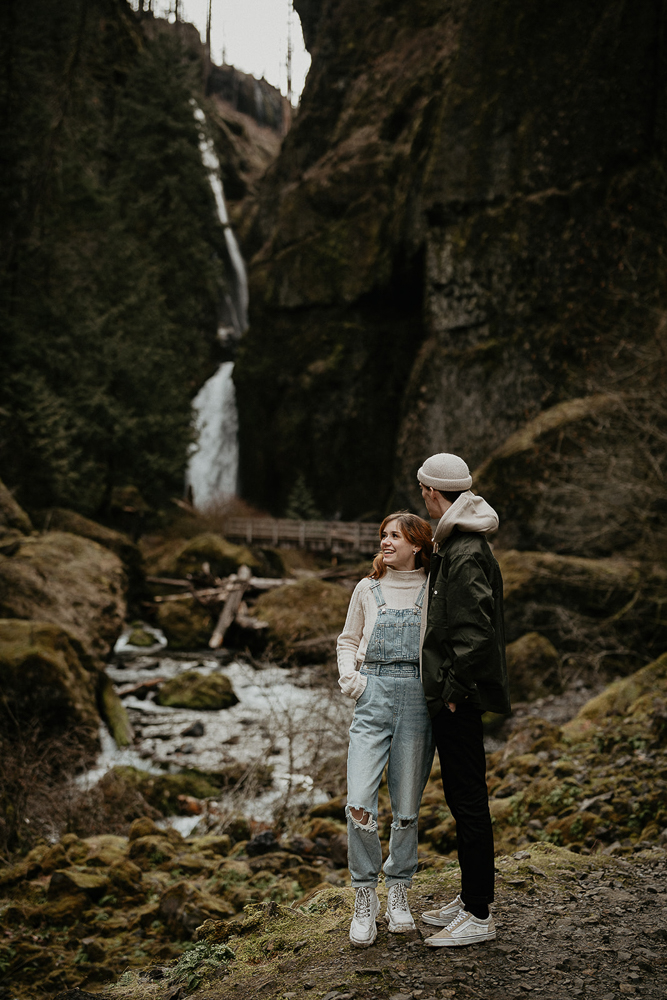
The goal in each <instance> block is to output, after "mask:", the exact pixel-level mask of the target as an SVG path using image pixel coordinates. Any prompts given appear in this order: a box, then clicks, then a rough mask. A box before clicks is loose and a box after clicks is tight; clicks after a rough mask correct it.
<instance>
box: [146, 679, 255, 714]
mask: <svg viewBox="0 0 667 1000" xmlns="http://www.w3.org/2000/svg"><path fill="white" fill-rule="evenodd" d="M157 702H158V704H159V705H168V706H169V707H170V708H192V709H199V710H200V711H201V710H205V711H216V710H218V709H221V708H231V707H232V705H236V704H237V703H238V698H237V697H236V695H235V694H234V689H233V688H232V683H231V681H230V679H229V677H226V676H225V674H202V673H200V672H199V671H198V670H186V671H185V672H184V673H182V674H178V676H176V677H172V678H171V680H168V681H165V682H164V684H162V685H161V687H160V690H159V691H158V695H157Z"/></svg>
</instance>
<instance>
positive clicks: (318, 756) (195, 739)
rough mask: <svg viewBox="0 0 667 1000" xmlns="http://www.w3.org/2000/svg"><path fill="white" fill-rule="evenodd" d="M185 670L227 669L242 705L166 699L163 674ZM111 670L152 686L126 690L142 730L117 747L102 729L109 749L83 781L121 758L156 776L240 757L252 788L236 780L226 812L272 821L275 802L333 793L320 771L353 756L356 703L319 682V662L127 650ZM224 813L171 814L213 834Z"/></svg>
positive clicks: (119, 681) (118, 677)
mask: <svg viewBox="0 0 667 1000" xmlns="http://www.w3.org/2000/svg"><path fill="white" fill-rule="evenodd" d="M186 670H197V671H198V672H199V673H201V674H210V673H213V672H219V673H221V674H224V675H226V676H227V677H228V678H229V680H230V682H231V684H232V688H233V690H234V692H235V694H236V696H237V698H238V699H239V701H238V704H236V705H234V706H232V707H231V708H227V709H221V710H219V711H203V710H195V709H185V708H168V707H165V706H162V705H158V704H157V702H156V701H155V693H156V687H157V685H155V681H156V680H158V679H159V678H161V679H162V680H168V679H170V678H172V677H175V676H176V675H178V674H180V673H183V672H185V671H186ZM107 674H108V675H109V677H110V678H111V679H112V681H113V682H114V685H115V686H116V689H117V690H120V691H121V693H122V691H123V689H124V688H127V687H130V686H133V685H145V684H147V685H152V687H148V688H140V689H139V691H138V692H137V693H136V694H128V695H127V696H125V697H123V704H124V705H125V708H126V710H127V712H128V715H129V718H130V721H131V723H132V726H133V728H134V731H135V736H136V739H135V743H134V746H133V747H131V748H129V747H128V748H118V747H116V745H115V743H114V741H113V739H112V738H111V736H110V735H109V734H108V732H107V730H106V729H105V728H103V729H102V732H101V734H100V738H101V743H102V749H101V752H100V754H99V757H98V759H97V761H96V763H95V767H94V768H93V769H92V770H90V771H88V772H87V773H86V775H85V777H84V779H83V780H84V781H85V784H86V785H87V786H88V787H90V786H91V785H92V784H94V783H95V782H96V781H97V780H99V778H100V777H102V775H103V774H105V773H106V772H107V771H108V770H109V769H110V768H112V767H114V766H117V765H128V766H131V767H136V768H140V769H141V770H144V771H148V772H151V773H155V774H159V773H164V772H165V771H168V772H171V773H174V772H177V771H180V770H182V769H184V768H187V769H193V770H198V771H202V772H205V773H206V772H208V773H212V774H216V773H224V772H225V771H226V770H229V769H230V767H231V768H234V767H235V768H236V770H238V766H239V765H241V766H242V768H241V769H242V770H243V769H246V770H247V780H246V781H245V782H244V790H243V792H241V793H240V792H239V791H235V790H234V789H233V788H232V789H231V790H230V791H229V792H226V793H224V794H221V800H220V805H219V808H218V813H219V811H220V810H224V809H233V810H234V811H237V812H243V813H244V814H245V815H246V816H247V817H248V818H250V819H253V820H257V821H260V822H264V823H270V822H271V820H272V818H273V815H274V812H275V810H276V809H277V808H278V807H279V806H281V804H285V803H286V802H287V801H288V802H289V806H290V809H294V808H309V807H311V806H313V805H317V804H318V803H319V802H325V801H327V799H328V798H329V794H328V793H327V791H326V790H325V789H324V788H322V787H319V786H318V776H321V779H320V780H326V779H325V778H324V776H325V775H326V773H327V762H328V761H331V760H332V759H333V758H337V759H338V760H340V757H341V755H343V756H344V754H345V752H346V749H347V732H348V729H349V725H350V720H351V718H352V712H353V707H354V706H353V704H352V702H351V701H349V700H348V699H346V698H344V697H342V696H341V694H340V692H339V690H338V686H337V685H335V686H331V687H329V686H328V685H325V684H322V683H321V681H320V683H319V684H317V685H316V686H315V685H314V684H313V679H314V678H313V670H312V668H307V667H294V668H291V669H285V668H282V667H277V666H272V665H267V666H265V665H262V666H261V667H259V668H258V667H257V666H256V665H252V664H251V663H249V662H247V661H246V660H244V659H243V658H242V657H241V656H239V657H234V656H232V655H230V652H229V651H224V652H223V653H222V655H215V654H212V653H211V654H207V653H204V654H196V653H193V654H170V653H168V652H167V651H163V652H160V653H159V654H158V655H150V654H145V653H144V654H141V653H140V654H133V653H128V652H124V653H123V655H122V656H118V657H117V659H116V660H115V661H114V662H113V664H111V665H109V666H108V667H107ZM266 764H269V765H270V766H271V768H272V779H273V781H272V786H271V787H270V788H268V789H267V788H265V787H261V785H260V784H259V783H253V780H252V775H253V770H256V769H257V768H258V767H260V766H265V765H266ZM213 812H214V813H215V812H216V810H213ZM215 819H216V816H215V815H213V816H210V817H209V816H204V817H202V816H200V815H194V816H192V815H190V816H182V817H171V818H170V820H169V823H170V825H173V826H175V827H177V828H178V829H179V830H180V832H181V833H184V834H188V833H190V832H191V830H192V829H194V827H195V826H199V830H198V832H205V830H206V828H207V827H208V826H212V825H215Z"/></svg>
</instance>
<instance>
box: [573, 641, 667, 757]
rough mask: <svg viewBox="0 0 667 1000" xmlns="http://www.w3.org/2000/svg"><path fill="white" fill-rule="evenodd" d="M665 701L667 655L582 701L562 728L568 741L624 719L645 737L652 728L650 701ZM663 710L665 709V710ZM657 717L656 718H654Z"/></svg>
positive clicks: (651, 702) (651, 703)
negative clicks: (580, 705)
mask: <svg viewBox="0 0 667 1000" xmlns="http://www.w3.org/2000/svg"><path fill="white" fill-rule="evenodd" d="M665 698H667V653H665V654H664V655H663V656H661V657H659V658H658V659H657V660H656V661H655V662H654V663H649V664H648V666H646V667H644V668H643V669H641V670H638V671H637V672H636V673H634V674H632V675H631V676H630V677H623V678H621V679H619V680H617V681H614V683H612V684H610V685H609V687H607V688H605V690H604V691H602V693H601V694H599V695H597V697H595V698H592V699H591V700H590V701H588V702H586V704H585V705H584V707H583V708H582V709H580V711H579V712H578V714H577V715H576V716H575V718H574V719H572V721H571V722H568V723H566V724H565V725H564V726H563V735H564V736H565V737H566V738H567V739H568V740H575V739H581V738H582V737H584V736H586V734H591V732H592V731H594V730H595V729H600V728H602V727H605V726H608V725H609V723H610V722H612V721H613V720H614V719H624V720H625V721H626V723H633V724H634V725H636V726H637V727H638V728H639V729H641V728H642V727H643V729H644V732H645V733H646V735H647V736H649V735H650V733H651V730H652V729H653V728H654V726H653V725H652V721H653V720H654V716H653V715H652V714H651V713H652V708H653V701H654V700H657V701H658V702H660V701H662V700H664V699H665ZM666 710H667V708H666ZM656 718H657V717H656Z"/></svg>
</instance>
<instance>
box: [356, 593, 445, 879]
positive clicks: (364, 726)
mask: <svg viewBox="0 0 667 1000" xmlns="http://www.w3.org/2000/svg"><path fill="white" fill-rule="evenodd" d="M371 590H372V593H373V596H374V598H375V602H376V604H377V608H378V610H377V620H376V623H375V627H374V629H373V632H372V635H371V637H370V640H369V642H368V649H367V650H366V655H365V657H364V662H363V665H362V667H361V673H362V674H365V675H366V677H367V683H366V689H365V691H364V692H363V694H362V695H361V697H360V698H359V700H358V701H357V704H356V707H355V710H354V718H353V720H352V725H351V726H350V748H349V751H348V757H347V810H346V812H347V835H348V866H349V869H350V875H351V878H352V885H353V886H354V887H355V888H358V887H360V886H376V885H377V883H378V875H379V872H380V867H381V865H382V848H381V846H380V838H379V836H378V830H377V814H378V790H379V787H380V781H381V778H382V772H383V770H384V767H385V764H386V763H387V760H388V761H389V766H388V768H387V782H388V787H389V797H390V799H391V809H392V813H393V822H392V824H391V834H390V838H389V857H388V858H387V860H386V861H385V864H384V873H385V883H386V885H387V887H390V886H392V885H394V884H395V883H397V882H404V883H405V884H406V885H410V883H411V881H412V876H413V875H414V873H415V872H416V870H417V815H418V813H419V803H420V802H421V797H422V792H423V791H424V786H425V784H426V782H427V780H428V776H429V774H430V771H431V764H432V761H433V737H432V734H431V721H430V719H429V715H428V711H427V708H426V701H425V698H424V691H423V688H422V683H421V679H420V676H419V636H420V626H421V616H422V604H423V601H424V593H425V590H426V584H424V586H423V587H422V589H421V590H420V592H419V596H418V597H417V600H416V601H415V603H414V606H413V607H412V608H407V609H405V610H400V611H399V610H396V609H393V608H388V607H387V604H386V601H385V599H384V595H383V593H382V587H381V586H380V582H379V581H376V582H375V583H374V584H373V586H372V588H371ZM350 809H363V810H364V811H365V812H366V813H368V814H369V816H370V819H369V820H368V822H367V823H366V824H361V823H358V822H357V821H356V820H353V819H352V817H351V816H350V812H349V811H350Z"/></svg>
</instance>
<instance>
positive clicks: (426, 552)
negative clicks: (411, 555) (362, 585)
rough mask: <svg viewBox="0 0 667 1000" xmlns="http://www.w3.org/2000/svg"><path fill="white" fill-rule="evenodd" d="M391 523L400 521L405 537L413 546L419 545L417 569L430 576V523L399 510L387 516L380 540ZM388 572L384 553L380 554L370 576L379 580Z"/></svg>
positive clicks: (416, 561)
mask: <svg viewBox="0 0 667 1000" xmlns="http://www.w3.org/2000/svg"><path fill="white" fill-rule="evenodd" d="M390 521H398V524H399V527H400V529H401V532H402V533H403V537H404V538H407V540H408V541H409V542H410V543H411V544H412V545H418V546H419V548H420V551H419V552H417V554H416V556H415V569H423V570H424V572H425V573H426V575H427V576H428V571H429V569H430V566H431V553H432V552H433V531H432V530H431V525H430V524H429V523H428V521H425V520H424V518H423V517H418V516H417V514H411V513H410V511H409V510H398V511H396V513H395V514H387V516H386V517H385V519H384V521H383V522H382V524H381V525H380V538H382V532H383V531H384V529H385V528H386V526H387V525H388V524H389V522H390ZM386 572H387V567H386V566H385V564H384V559H383V558H382V553H381V552H378V554H377V555H376V557H375V559H374V560H373V569H372V570H371V572H370V573H369V574H368V575H369V577H370V578H371V580H379V579H381V577H383V576H384V575H385V573H386Z"/></svg>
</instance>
